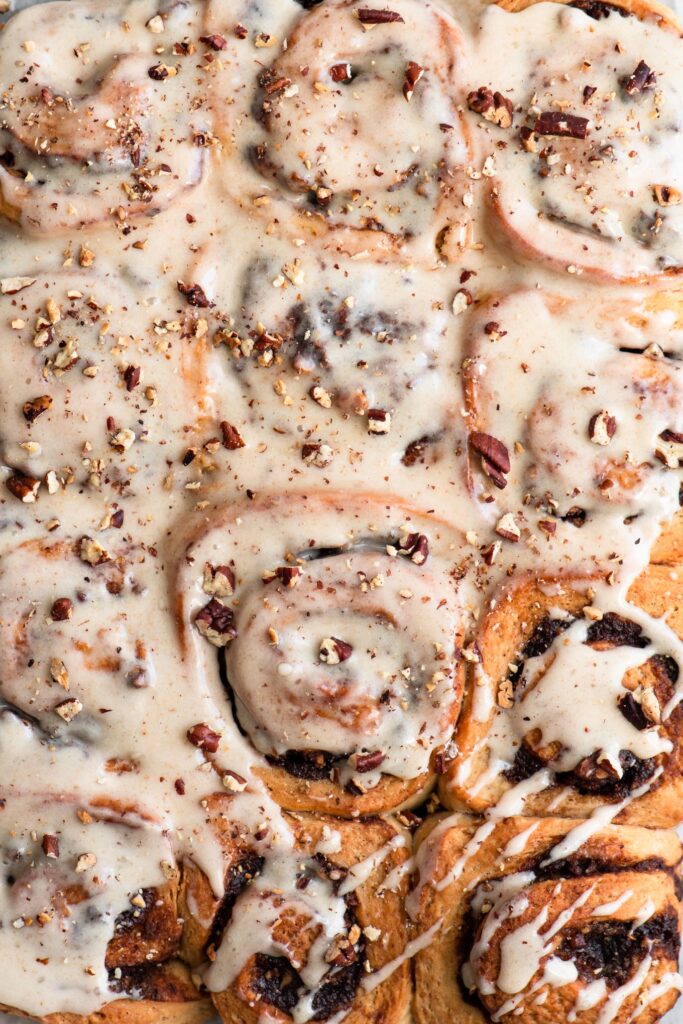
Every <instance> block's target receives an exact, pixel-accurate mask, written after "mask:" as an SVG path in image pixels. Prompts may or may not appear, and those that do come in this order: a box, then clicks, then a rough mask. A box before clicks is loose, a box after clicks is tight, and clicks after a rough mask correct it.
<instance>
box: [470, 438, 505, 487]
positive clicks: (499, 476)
mask: <svg viewBox="0 0 683 1024" xmlns="http://www.w3.org/2000/svg"><path fill="white" fill-rule="evenodd" d="M470 444H471V446H472V448H474V450H475V452H477V454H479V455H480V456H481V468H482V469H483V470H484V472H485V473H486V475H487V477H489V479H490V480H492V481H493V483H494V484H495V486H496V487H498V488H499V490H501V491H502V490H503V488H505V487H507V474H508V473H509V472H510V453H509V452H508V450H507V447H506V445H504V444H503V442H502V441H500V440H499V439H498V438H497V437H494V436H493V435H492V434H485V433H483V432H482V431H479V430H475V431H473V432H472V433H471V434H470Z"/></svg>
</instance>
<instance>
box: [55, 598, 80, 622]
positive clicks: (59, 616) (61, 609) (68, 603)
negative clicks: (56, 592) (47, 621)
mask: <svg viewBox="0 0 683 1024" xmlns="http://www.w3.org/2000/svg"><path fill="white" fill-rule="evenodd" d="M73 613H74V606H73V601H72V600H71V599H70V598H68V597H58V598H57V600H56V601H55V602H54V603H53V605H52V608H51V609H50V618H51V619H52V621H53V622H66V621H67V619H70V618H71V616H72V615H73Z"/></svg>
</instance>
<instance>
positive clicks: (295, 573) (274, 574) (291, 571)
mask: <svg viewBox="0 0 683 1024" xmlns="http://www.w3.org/2000/svg"><path fill="white" fill-rule="evenodd" d="M302 576H303V569H301V568H300V567H299V566H298V565H280V566H278V567H277V569H268V570H266V572H264V574H263V576H262V577H261V579H262V580H263V582H264V583H272V582H273V580H280V582H281V583H284V585H285V586H286V587H289V589H290V590H291V588H292V587H295V586H296V585H297V583H299V581H300V579H301V577H302Z"/></svg>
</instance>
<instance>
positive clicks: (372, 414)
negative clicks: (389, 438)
mask: <svg viewBox="0 0 683 1024" xmlns="http://www.w3.org/2000/svg"><path fill="white" fill-rule="evenodd" d="M390 430H391V413H390V412H388V411H387V410H386V409H368V434H388V433H389V431H390Z"/></svg>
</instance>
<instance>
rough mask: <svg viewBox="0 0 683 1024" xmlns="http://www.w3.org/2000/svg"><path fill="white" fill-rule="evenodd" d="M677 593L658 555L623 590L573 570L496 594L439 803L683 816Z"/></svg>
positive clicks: (635, 817) (666, 819)
mask: <svg viewBox="0 0 683 1024" xmlns="http://www.w3.org/2000/svg"><path fill="white" fill-rule="evenodd" d="M682 597H683V594H681V589H680V581H679V580H678V574H677V573H675V572H671V571H670V570H668V571H667V570H664V569H662V568H660V567H657V566H651V567H650V568H649V569H648V570H646V572H645V573H644V574H643V575H642V576H641V577H639V579H638V580H636V582H635V583H634V584H633V585H632V586H631V588H630V589H629V591H628V594H627V599H626V600H623V599H622V597H621V595H620V593H619V590H618V588H615V591H614V593H612V592H611V590H610V588H609V586H607V587H605V585H604V583H603V582H602V581H601V580H598V579H597V578H590V577H583V578H582V577H579V576H574V577H571V576H566V577H561V576H559V577H554V578H553V577H550V576H547V577H539V578H532V577H530V576H527V577H524V578H522V579H516V580H512V581H511V582H510V583H509V584H508V585H506V586H505V587H503V588H502V589H501V590H500V591H499V592H497V593H496V594H495V596H494V598H493V599H492V600H491V602H490V607H489V610H488V612H487V614H486V615H485V616H484V617H483V618H482V620H481V623H480V626H479V629H478V632H477V634H476V636H475V639H474V643H473V645H472V647H471V653H470V667H471V673H470V678H469V680H468V683H469V686H468V689H467V693H466V696H465V701H464V706H463V714H462V716H461V718H460V721H459V723H458V726H457V729H456V733H455V744H456V747H457V751H458V758H457V760H456V761H454V762H453V763H452V764H451V765H450V766H449V770H448V773H447V775H446V776H445V778H444V780H443V786H442V798H443V800H444V802H445V803H446V804H447V805H448V806H463V805H464V806H466V807H468V808H471V809H474V810H477V811H481V810H489V811H491V813H493V814H498V813H499V811H500V812H501V813H506V812H507V809H508V808H509V807H510V806H514V807H515V808H516V809H517V810H518V811H522V810H524V812H525V813H529V814H534V813H540V814H545V813H547V812H548V811H550V810H552V811H556V812H559V813H562V814H564V815H566V816H577V817H584V816H586V815H592V816H593V817H596V820H597V819H599V818H601V817H602V818H603V820H612V819H614V820H616V821H619V822H629V823H631V822H632V823H634V824H647V825H656V826H663V827H667V826H670V825H673V824H677V823H679V822H680V820H681V813H680V793H681V790H682V788H683V781H682V779H683V776H682V772H683V748H682V745H681V737H682V733H681V722H682V721H683V719H682V717H681V708H680V700H681V694H680V689H679V671H680V668H679V667H680V658H681V653H680V651H681V648H680V639H679V638H680V637H681V636H683V622H682V620H681V611H680V609H681V607H683V604H682V601H681V599H682ZM610 600H611V602H612V603H611V604H610ZM665 610H666V613H667V614H666V615H663V612H664V611H665ZM605 816H606V817H605Z"/></svg>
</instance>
